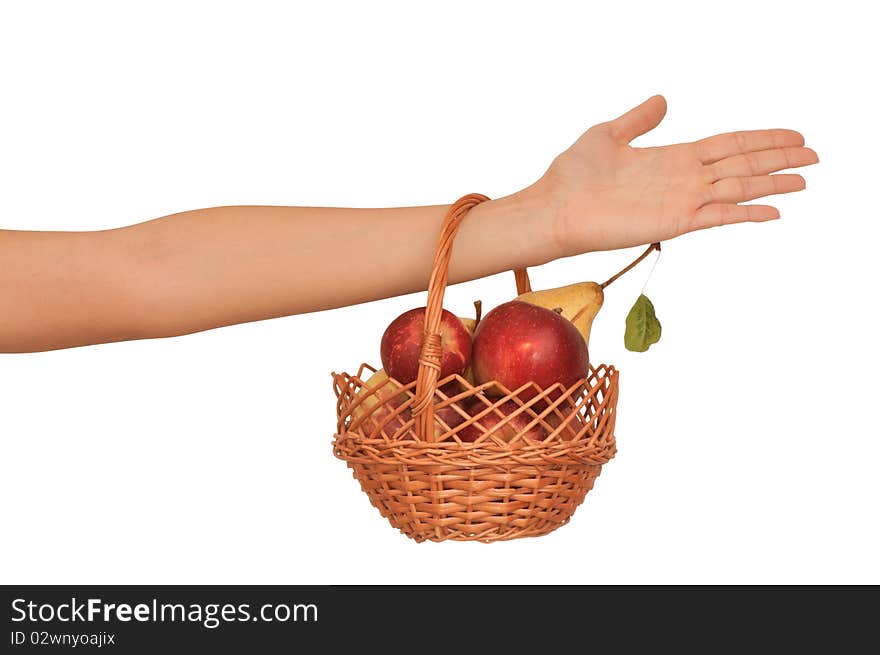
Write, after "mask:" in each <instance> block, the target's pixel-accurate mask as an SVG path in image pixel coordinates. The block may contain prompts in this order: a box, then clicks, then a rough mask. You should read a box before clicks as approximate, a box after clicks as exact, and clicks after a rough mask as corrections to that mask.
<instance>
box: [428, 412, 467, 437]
mask: <svg viewBox="0 0 880 655" xmlns="http://www.w3.org/2000/svg"><path fill="white" fill-rule="evenodd" d="M464 420H465V416H463V415H462V414H461V413H460V412H459V411H458V410H457V409H455V407H453V406H452V405H446V407H440V408H439V409H438V408H436V407H435V408H434V439H435V440H439V439H440V437H441V436H442V435H443V433H445V432H446V431H447V426H448V428H455V427H456V426H457V425H459V424H461V423H464ZM441 421H442V423H441ZM444 423H445V425H444Z"/></svg>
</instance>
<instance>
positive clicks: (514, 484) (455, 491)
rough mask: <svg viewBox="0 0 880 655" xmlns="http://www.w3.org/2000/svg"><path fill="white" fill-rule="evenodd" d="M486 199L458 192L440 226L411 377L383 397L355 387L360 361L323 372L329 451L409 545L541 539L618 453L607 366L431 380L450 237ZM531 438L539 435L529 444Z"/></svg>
mask: <svg viewBox="0 0 880 655" xmlns="http://www.w3.org/2000/svg"><path fill="white" fill-rule="evenodd" d="M486 199H487V198H486V197H485V196H482V195H478V194H472V195H468V196H464V197H463V198H461V199H460V200H458V201H457V202H456V203H455V204H454V205H453V206H452V207H451V208H450V210H449V212H448V213H447V215H446V218H445V220H444V223H443V227H442V229H441V233H440V239H439V243H438V246H437V252H436V254H435V258H434V265H433V269H432V273H431V280H430V282H429V285H428V303H427V311H426V316H425V334H426V337H425V341H424V344H423V347H422V353H421V357H420V365H419V374H418V378H417V379H416V380H415V381H414V382H411V383H410V384H407V385H400V386H401V387H402V391H399V392H398V390H396V389H395V390H394V391H393V392H392V393H387V391H388V390H390V389H394V387H392V386H388V387H386V385H391V384H392V382H390V381H386V382H385V383H384V384H377V385H375V386H374V385H370V386H369V388H366V389H365V388H364V383H365V382H366V380H367V379H368V378H369V376H370V375H371V374H372V373H373V372H375V370H376V369H374V368H372V367H370V366H368V365H367V364H363V365H361V367H360V368H359V370H358V372H357V374H356V375H349V374H347V373H333V386H334V390H335V392H336V396H337V404H336V410H337V430H336V435H335V438H334V443H333V452H334V454H335V455H336V456H337V457H339V458H340V459H343V460H345V462H346V463H347V464H348V466H349V467H351V469H352V471H353V474H354V477H355V478H357V480H358V481H359V482H360V484H361V488H362V489H363V490H364V491H365V492H366V493H367V495H368V496H369V498H370V501H371V502H372V503H373V505H374V506H375V507H376V508H378V510H379V512H380V513H381V514H382V516H384V517H385V518H387V519H388V520H389V521H390V523H391V525H393V526H394V527H395V528H398V529H399V530H400V531H401V532H403V533H404V534H405V535H407V536H409V537H411V538H413V539H415V540H416V541H425V540H431V541H443V540H446V539H455V540H460V541H482V542H492V541H500V540H505V539H515V538H518V537H530V536H539V535H543V534H547V533H548V532H551V531H552V530H555V529H556V528H558V527H559V526H561V525H564V524H565V523H567V522H568V521H569V519H570V518H571V516H572V514H573V513H574V511H575V509H576V508H577V506H578V505H580V503H581V502H583V500H584V497H585V496H586V494H587V492H588V491H589V490H590V489H592V487H593V483H594V481H595V480H596V478H597V477H598V475H599V472H600V470H601V468H602V465H603V464H604V463H606V462H607V461H608V460H610V459H611V458H612V457H613V456H614V453H615V450H616V448H615V441H614V421H615V408H616V405H617V389H618V373H617V371H616V370H615V369H614V367H613V366H605V365H600V366H598V367H595V368H594V367H592V366H591V367H590V370H589V376H588V377H587V378H586V379H583V380H579V381H578V382H576V383H575V384H573V385H572V386H571V387H569V388H564V387H562V385H555V386H553V387H550V388H547V389H541V388H539V387H537V386H536V385H535V384H533V383H532V384H529V385H524V386H523V387H521V388H520V389H512V390H511V389H507V388H505V387H504V386H503V385H501V384H499V383H498V382H489V383H486V384H482V385H479V386H474V385H473V384H471V383H470V382H469V381H468V380H466V379H464V378H463V377H461V376H458V375H454V376H449V377H447V378H444V379H442V380H438V374H439V371H440V334H439V332H440V318H441V311H442V306H443V295H444V291H445V288H446V281H447V271H448V266H449V258H450V254H451V250H452V241H453V238H454V237H455V233H456V231H457V229H458V226H459V224H460V222H461V220H462V219H463V218H464V216H465V215H466V214H467V212H468V211H469V210H470V209H471V208H472V207H473V206H474V205H476V204H478V203H480V202H482V201H484V200H486ZM515 273H516V282H517V292H518V293H524V292H526V291H529V290H530V285H529V278H528V274H527V273H526V271H525V270H519V271H515ZM383 390H385V391H386V393H383ZM474 397H476V398H477V400H474ZM468 402H470V403H482V407H484V408H482V409H480V410H479V411H474V410H473V407H471V412H470V414H469V413H468V412H466V411H465V409H464V407H465V406H466V405H467V404H468ZM477 406H480V405H477ZM502 406H503V407H504V412H501V411H500V410H499V409H498V408H500V407H502ZM444 408H448V409H446V410H445V411H446V412H449V411H454V412H456V413H458V414H459V415H461V416H462V417H467V418H465V419H464V420H463V422H461V423H459V424H458V425H455V426H454V427H450V426H449V425H448V424H447V423H446V422H445V421H444V420H443V418H441V416H442V412H440V410H443V409H444ZM511 408H514V409H511ZM435 411H437V412H438V413H440V415H439V416H435ZM492 413H496V414H497V416H498V417H499V418H500V419H501V420H500V422H499V426H496V428H495V429H494V430H486V431H483V432H482V433H480V436H479V437H478V438H476V440H475V441H472V442H470V441H463V440H462V439H461V438H460V436H461V435H462V434H463V431H464V430H465V429H466V428H468V426H471V425H476V426H477V429H478V430H481V431H482V430H484V428H483V426H482V423H480V419H481V418H484V417H486V416H488V415H489V414H492ZM505 424H510V425H515V426H516V427H517V429H516V430H514V431H513V436H512V437H511V435H510V432H511V430H507V431H506V434H505V435H504V437H505V438H502V436H501V432H500V430H499V428H500V427H502V426H504V425H505ZM471 431H473V428H471ZM535 434H540V435H542V437H543V435H546V437H543V438H542V439H541V440H538V439H537V438H535V437H534V435H535Z"/></svg>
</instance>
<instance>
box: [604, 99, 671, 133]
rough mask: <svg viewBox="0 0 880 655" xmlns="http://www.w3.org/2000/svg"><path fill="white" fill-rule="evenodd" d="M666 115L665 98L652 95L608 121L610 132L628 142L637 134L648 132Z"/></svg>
mask: <svg viewBox="0 0 880 655" xmlns="http://www.w3.org/2000/svg"><path fill="white" fill-rule="evenodd" d="M665 115H666V98H664V97H663V96H659V95H658V96H652V97H650V98H648V99H647V100H645V101H644V102H643V103H642V104H640V105H639V106H638V107H635V108H634V109H630V110H629V111H628V112H626V113H625V114H624V115H623V116H620V117H619V118H615V119H614V120H613V121H611V122H610V123H608V127H609V128H610V129H611V134H612V136H614V138H615V139H617V140H618V141H622V142H624V143H629V142H630V141H632V140H633V139H635V138H636V137H637V136H641V135H642V134H644V133H645V132H650V131H651V130H653V129H654V128H655V127H657V126H658V125H659V124H660V121H662V120H663V117H664V116H665Z"/></svg>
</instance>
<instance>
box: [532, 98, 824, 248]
mask: <svg viewBox="0 0 880 655" xmlns="http://www.w3.org/2000/svg"><path fill="white" fill-rule="evenodd" d="M665 114H666V100H665V99H664V98H663V97H662V96H654V97H652V98H650V99H648V100H647V101H645V102H644V103H642V104H641V105H639V106H638V107H636V108H635V109H632V110H630V111H628V112H627V113H626V114H624V115H623V116H621V117H619V118H617V119H615V120H613V121H610V122H607V123H601V124H599V125H596V126H594V127H592V128H590V129H589V130H587V131H586V132H585V133H584V134H583V135H582V136H581V137H580V138H579V139H578V140H577V141H576V142H575V143H574V145H572V146H571V148H569V149H568V150H566V151H565V152H563V153H562V154H561V155H559V156H558V157H557V158H556V159H555V160H554V161H553V164H552V165H551V166H550V168H549V169H548V171H547V172H546V173H545V174H544V176H543V177H542V178H541V180H539V181H538V182H537V183H536V184H535V185H534V186H533V187H530V189H531V190H535V191H537V192H539V193H540V194H541V196H542V197H543V199H544V201H545V202H546V203H548V204H549V206H550V208H551V210H552V213H553V215H554V216H555V218H556V225H555V226H554V227H555V236H556V241H557V247H558V249H559V251H560V256H568V255H574V254H579V253H582V252H587V251H591V250H611V249H614V248H625V247H629V246H636V245H641V244H647V243H653V242H655V241H662V240H665V239H669V238H672V237H675V236H678V235H680V234H684V233H686V232H691V231H693V230H699V229H702V228H707V227H714V226H716V225H725V224H728V223H741V222H745V221H768V220H773V219H775V218H779V211H778V210H777V209H776V208H775V207H772V206H770V205H744V204H741V203H744V202H746V201H749V200H754V199H756V198H762V197H764V196H769V195H774V194H777V193H791V192H793V191H801V190H802V189H804V187H805V182H804V178H803V177H801V176H800V175H794V174H783V175H771V173H775V172H777V171H781V170H784V169H788V168H797V167H800V166H808V165H810V164H815V163H817V162H818V161H819V159H818V157H817V155H816V153H815V152H814V151H813V150H811V149H810V148H805V147H804V138H803V136H801V135H800V134H799V133H798V132H795V131H792V130H784V129H774V130H757V131H748V132H730V133H726V134H718V135H716V136H711V137H708V138H705V139H700V140H699V141H694V142H692V143H681V144H676V145H670V146H662V147H654V148H634V147H632V146H630V145H629V143H630V141H632V140H633V139H635V138H636V137H638V136H640V135H642V134H645V133H646V132H649V131H650V130H652V129H654V128H655V127H657V125H659V123H660V121H661V120H663V117H664V116H665Z"/></svg>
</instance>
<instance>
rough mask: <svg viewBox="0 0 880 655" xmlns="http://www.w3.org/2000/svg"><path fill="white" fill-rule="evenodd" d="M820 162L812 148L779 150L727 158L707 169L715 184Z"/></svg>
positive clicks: (761, 151)
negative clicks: (728, 178) (730, 179)
mask: <svg viewBox="0 0 880 655" xmlns="http://www.w3.org/2000/svg"><path fill="white" fill-rule="evenodd" d="M818 161H819V156H818V155H817V154H816V153H815V151H813V150H812V149H810V148H779V149H777V150H759V151H757V152H749V153H746V154H745V155H735V156H733V157H727V158H726V159H722V160H721V161H716V162H715V163H714V164H710V165H709V166H707V167H706V168H707V169H708V174H709V178H710V180H711V181H712V182H715V181H717V180H721V179H723V178H725V177H746V176H754V175H767V174H768V173H775V172H776V171H781V170H784V169H786V168H800V167H801V166H809V165H810V164H815V163H817V162H818Z"/></svg>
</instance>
